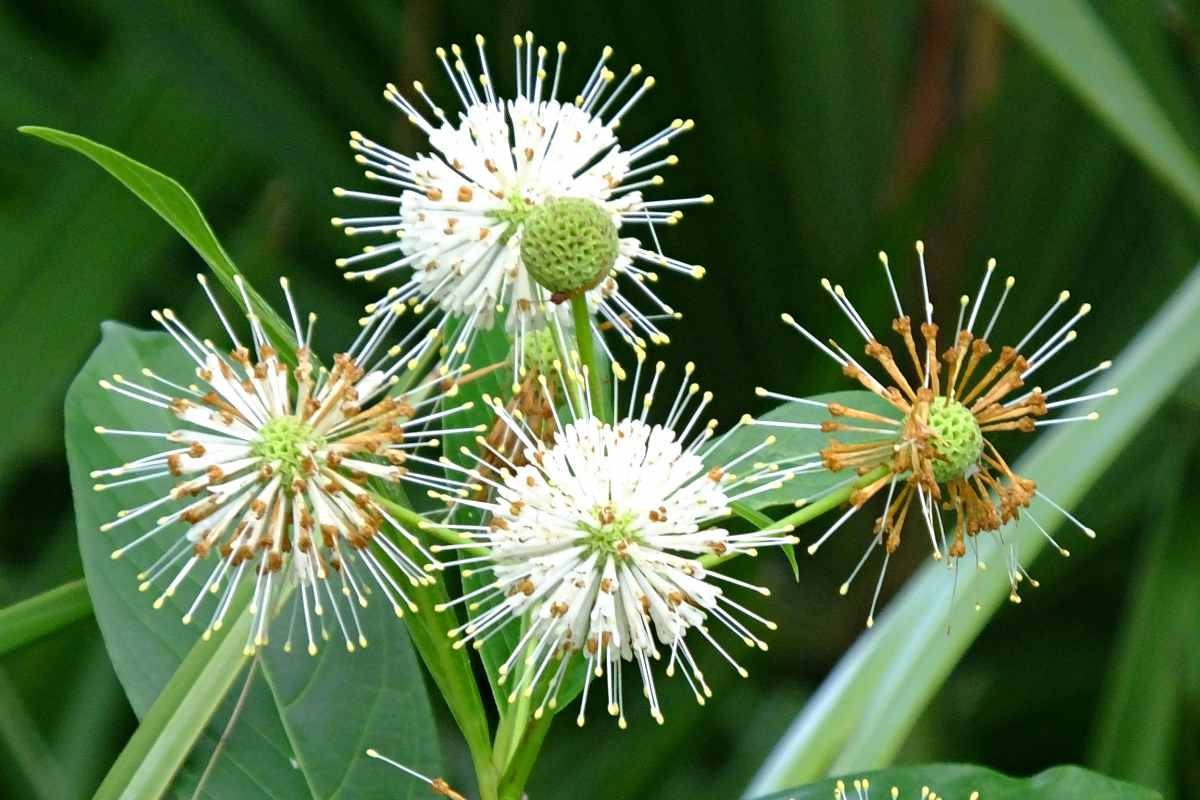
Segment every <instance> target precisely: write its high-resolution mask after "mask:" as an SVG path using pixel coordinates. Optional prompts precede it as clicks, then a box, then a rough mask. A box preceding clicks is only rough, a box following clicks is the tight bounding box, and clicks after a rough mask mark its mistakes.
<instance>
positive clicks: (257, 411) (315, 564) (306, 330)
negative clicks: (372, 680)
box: [92, 276, 474, 653]
mask: <svg viewBox="0 0 1200 800" xmlns="http://www.w3.org/2000/svg"><path fill="white" fill-rule="evenodd" d="M200 282H201V284H202V285H203V286H204V290H205V293H206V294H207V295H208V298H209V300H210V301H211V302H212V304H213V308H214V309H215V311H216V313H217V316H218V317H219V318H220V321H221V324H222V325H223V327H224V329H225V332H226V333H227V334H228V336H229V338H230V340H231V342H232V350H231V351H229V352H228V353H226V352H223V351H221V350H219V349H218V348H217V346H216V345H215V344H214V343H213V342H212V341H210V340H207V339H204V340H202V339H200V338H199V337H197V336H196V335H195V334H194V333H193V332H192V331H191V330H190V329H189V328H188V327H187V326H186V325H185V324H184V323H183V322H182V321H181V320H180V319H179V318H178V317H177V316H176V315H175V314H174V313H173V312H172V311H171V310H169V309H166V310H163V311H155V312H154V314H153V316H154V319H155V320H157V321H158V322H159V323H160V324H161V325H162V326H163V328H164V329H166V331H167V332H168V333H169V334H170V335H171V336H172V337H173V338H174V339H175V341H176V343H177V344H178V345H179V348H180V350H182V351H183V354H184V355H185V356H186V357H187V358H188V359H190V360H191V361H192V362H194V364H195V374H196V378H197V381H198V383H196V384H191V385H187V386H184V385H181V384H178V383H175V382H172V381H170V380H167V379H166V378H164V377H162V376H160V375H158V374H157V373H155V372H153V371H151V370H149V369H144V370H142V374H143V376H144V378H145V380H144V381H143V382H137V381H134V380H130V379H127V378H125V377H123V376H120V375H114V376H113V377H112V379H111V380H103V381H101V382H100V385H101V386H102V387H103V388H104V389H106V390H108V391H111V392H114V393H116V394H119V395H122V396H124V397H125V398H128V399H129V400H132V401H137V402H140V403H144V404H146V405H149V406H152V407H154V408H159V409H162V410H163V411H166V412H167V413H169V414H170V415H172V416H173V417H174V418H175V419H176V420H178V423H179V427H178V428H176V429H174V430H169V431H155V430H117V429H113V428H105V427H99V428H97V429H96V430H97V432H98V433H100V434H102V435H105V436H113V437H138V439H139V440H140V441H145V442H147V443H154V442H157V443H160V444H159V446H158V447H154V448H150V450H151V451H150V452H149V453H148V454H147V455H145V456H143V457H141V458H138V459H136V460H134V461H131V462H129V463H125V464H121V465H119V466H116V467H112V468H108V469H100V470H96V471H94V472H93V473H92V477H93V478H96V479H101V478H103V479H114V480H111V481H110V482H107V483H98V484H96V487H95V488H96V490H97V491H106V490H111V489H116V488H118V487H123V486H128V485H131V484H147V485H152V486H156V487H161V489H160V490H159V491H160V496H159V497H158V498H157V499H155V500H151V501H149V502H146V503H144V504H142V505H139V506H137V507H135V508H130V509H127V510H124V511H121V512H120V513H119V514H118V516H117V518H116V519H115V520H113V521H112V522H108V523H106V524H104V525H102V526H101V530H102V531H118V530H119V529H123V528H124V527H125V526H131V527H134V526H141V527H147V525H146V524H145V521H146V520H153V526H152V527H148V530H144V531H142V532H141V533H140V535H138V536H137V537H136V538H133V539H132V540H129V541H126V542H125V543H124V544H122V545H121V546H120V547H118V548H117V549H116V550H114V551H113V554H112V557H113V558H114V559H117V558H120V557H122V556H123V555H124V554H126V553H128V552H130V551H131V550H135V549H136V548H138V547H139V546H141V545H143V544H145V543H147V542H149V541H152V540H156V539H161V538H162V537H164V536H166V537H173V540H172V542H171V544H170V545H169V546H168V547H167V548H166V550H165V552H163V554H162V555H161V557H159V558H158V559H157V560H156V561H155V562H154V563H153V564H152V565H150V566H149V567H147V568H146V570H144V571H143V572H142V573H141V575H140V576H139V579H140V580H141V581H142V583H141V585H140V587H139V588H140V590H141V591H147V590H148V589H149V588H150V587H151V586H155V585H160V584H162V590H161V594H160V595H159V597H158V599H157V600H155V601H154V606H155V608H160V607H162V605H163V604H164V602H165V601H166V599H167V598H169V597H172V596H173V595H174V594H175V592H176V590H177V589H178V588H179V587H180V586H181V584H182V583H183V581H184V580H185V578H187V577H188V576H189V575H191V574H192V573H193V572H196V573H200V572H201V571H203V572H204V573H205V575H204V577H203V579H202V588H201V589H200V590H199V591H197V592H196V594H195V597H194V599H192V601H191V603H190V605H189V606H188V609H187V612H186V613H185V614H184V617H183V621H184V623H185V624H188V623H190V622H191V621H192V619H193V617H195V616H196V615H197V614H199V613H200V612H201V608H202V606H203V605H204V602H205V598H207V597H210V596H211V597H213V598H215V606H214V607H213V609H212V611H211V613H207V614H206V616H207V618H208V622H207V623H206V627H205V630H204V637H205V638H208V637H209V636H210V635H211V633H212V631H214V630H218V629H219V628H220V627H221V625H222V622H223V620H224V619H225V616H226V614H227V612H228V611H229V608H230V604H231V603H232V601H233V598H234V595H235V593H236V592H237V589H238V588H239V587H240V586H241V585H242V584H243V583H252V584H253V587H254V588H253V599H252V600H251V611H252V612H253V624H252V626H251V630H250V632H249V635H248V639H247V642H246V649H247V651H248V652H252V651H253V650H254V649H255V648H256V647H259V646H262V645H265V644H266V643H267V639H268V622H269V620H270V618H271V617H272V616H273V615H274V613H275V611H276V610H277V606H279V605H280V604H282V603H283V602H284V601H285V600H287V599H288V598H289V595H291V602H292V615H291V627H290V628H289V633H288V640H287V644H286V645H285V649H289V650H290V649H291V641H292V631H293V630H294V628H295V626H296V623H297V621H298V616H301V615H302V618H303V619H302V624H303V628H304V630H303V635H304V636H305V638H306V639H307V649H308V651H309V652H310V653H315V652H316V651H317V644H316V642H317V641H318V640H319V639H322V638H328V636H329V632H328V631H327V630H326V619H327V616H328V615H326V614H324V610H325V609H328V608H332V610H333V616H334V618H335V619H336V623H337V627H338V629H339V630H340V631H341V635H342V637H343V638H344V640H345V643H346V649H347V650H350V651H353V650H354V649H355V647H356V645H357V646H359V647H363V646H366V644H367V640H366V637H365V636H364V635H363V630H362V626H361V624H360V621H359V615H358V610H357V609H358V608H359V607H365V606H366V605H367V597H368V595H370V594H372V589H371V585H372V584H373V585H374V587H376V588H377V589H378V590H379V592H380V594H381V595H382V596H383V597H384V598H386V600H387V602H388V603H389V604H390V605H391V607H392V608H393V609H394V610H395V613H396V614H397V615H398V616H399V615H402V614H403V611H404V609H405V608H408V609H411V610H415V609H416V605H415V601H414V599H413V595H414V593H413V589H412V587H418V586H421V585H422V584H425V583H426V582H428V581H430V580H431V578H430V576H429V575H428V574H427V571H426V570H427V569H428V568H430V567H432V566H435V565H436V561H435V560H434V559H433V557H432V556H431V555H430V554H429V553H428V552H427V551H426V550H425V548H424V547H423V546H422V544H421V542H420V541H419V540H418V539H417V538H416V537H415V536H414V535H413V534H412V533H410V532H409V531H408V530H406V529H405V527H404V525H402V524H401V523H400V522H399V521H397V520H396V519H395V518H394V517H393V516H392V514H390V513H389V512H388V510H387V509H386V508H385V507H384V506H383V505H381V504H380V503H379V502H378V501H377V500H376V499H375V497H374V496H373V495H372V494H371V493H370V492H369V491H368V490H367V489H366V488H365V484H366V483H367V481H368V480H369V479H372V478H374V479H378V480H381V481H385V482H389V483H399V482H408V483H412V484H416V485H420V486H436V487H439V488H441V489H444V490H447V489H448V490H451V491H454V492H462V493H464V494H465V493H466V490H465V488H463V487H462V486H457V485H452V483H451V482H449V481H447V480H446V479H444V478H441V477H436V476H434V475H425V474H422V473H421V472H420V471H419V468H420V467H421V466H422V465H423V464H432V465H434V466H435V467H436V466H437V462H436V461H433V460H430V459H426V458H423V457H422V456H420V455H419V454H418V452H417V451H418V450H419V449H420V448H424V447H430V446H433V447H436V446H437V442H438V440H437V439H436V438H435V437H437V436H438V435H439V434H440V433H444V432H445V430H442V431H439V430H436V429H435V428H436V425H437V424H438V423H437V422H436V421H438V420H442V419H443V418H445V417H448V416H450V415H453V414H454V413H455V412H457V411H460V410H464V409H465V408H467V407H468V406H469V405H470V404H462V405H459V406H457V407H453V408H448V409H444V410H435V409H437V407H438V405H439V403H441V402H442V400H443V399H445V398H446V397H448V396H449V395H452V394H454V393H455V388H456V387H454V386H453V382H452V381H448V380H446V379H445V378H444V377H443V376H441V375H438V376H437V377H436V378H435V379H434V380H432V381H430V382H428V383H426V384H424V385H421V386H418V387H416V388H414V389H412V390H410V391H408V392H405V393H403V394H388V392H389V389H390V387H392V386H393V385H394V384H395V383H396V382H397V381H398V380H399V376H398V373H399V372H401V370H402V369H403V368H404V366H405V364H407V363H409V358H410V356H411V353H400V352H397V351H396V349H395V348H393V349H391V350H388V351H386V352H384V353H380V350H381V344H380V342H381V341H382V340H383V339H384V337H385V336H386V334H387V332H388V330H389V329H390V328H391V326H392V325H393V324H394V322H395V317H394V316H392V317H380V318H379V320H378V321H377V322H375V323H374V324H373V325H371V326H368V327H367V328H366V329H365V330H364V331H362V333H361V335H360V336H359V337H358V340H357V341H356V342H355V343H354V345H353V346H352V347H351V348H350V349H349V350H348V351H347V352H345V353H342V354H339V355H338V356H336V357H335V358H334V362H333V365H332V366H331V367H329V368H325V367H323V366H319V365H318V364H317V363H316V361H315V360H314V358H313V356H312V353H311V350H310V342H311V338H312V332H313V324H314V322H315V320H316V315H313V314H310V315H309V317H308V320H307V324H306V326H304V327H303V328H302V326H301V320H300V317H299V315H298V314H297V312H296V306H295V303H294V302H293V299H292V295H291V293H290V291H289V290H288V284H287V281H286V279H284V280H282V281H280V283H281V284H282V286H283V289H284V293H285V295H286V297H287V304H288V309H289V311H290V313H291V322H292V326H293V332H294V335H295V337H296V341H297V342H299V349H298V351H297V353H296V364H295V365H294V366H289V365H288V364H287V363H286V362H285V360H284V359H283V358H282V357H281V356H280V354H279V353H278V352H277V351H276V350H275V348H274V347H272V346H271V344H270V343H269V341H268V339H267V336H266V333H265V331H264V328H263V325H262V323H261V321H260V319H259V318H258V316H257V315H256V314H255V313H254V311H253V310H252V306H251V305H250V302H249V298H248V296H247V294H246V291H245V288H244V287H243V288H242V301H243V307H244V309H245V313H246V317H247V320H248V321H249V325H250V339H249V341H248V342H247V341H244V340H243V339H242V338H241V337H239V335H238V334H237V333H236V332H235V329H234V327H233V326H232V325H231V324H230V323H229V320H228V318H227V317H226V316H225V314H224V312H223V311H222V310H221V307H220V306H219V305H218V303H217V300H216V298H215V297H213V295H212V293H211V291H209V287H208V285H207V282H206V281H205V279H204V277H203V276H200ZM238 285H239V287H241V283H240V281H239V283H238ZM431 423H433V425H432V426H431ZM469 430H474V429H469ZM169 509H170V510H169ZM385 522H386V523H388V524H390V525H391V526H392V527H393V528H395V529H396V530H397V531H399V532H400V535H402V536H403V537H404V538H405V539H406V540H407V541H408V543H409V544H410V545H411V548H412V552H411V553H410V552H406V551H405V550H402V549H401V548H400V547H398V546H397V545H396V544H395V543H394V542H392V541H391V539H389V538H388V536H387V535H386V534H384V533H383V532H382V531H381V529H382V527H383V525H384V523H385ZM182 526H186V527H182ZM122 532H123V531H122ZM393 573H395V574H396V575H399V576H400V577H395V576H394V574H393ZM405 583H407V584H409V588H406V587H405V586H404V584H405ZM296 594H298V595H299V597H298V599H297V598H296V597H295V596H294V595H296ZM338 595H341V597H342V600H343V602H339V598H338ZM326 601H328V602H326ZM301 612H302V614H301Z"/></svg>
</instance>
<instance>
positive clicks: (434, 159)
mask: <svg viewBox="0 0 1200 800" xmlns="http://www.w3.org/2000/svg"><path fill="white" fill-rule="evenodd" d="M475 41H476V49H477V51H478V64H477V65H472V66H469V65H468V63H467V61H468V60H471V59H470V56H469V55H468V54H467V53H464V51H463V50H462V49H461V48H460V47H459V46H458V45H453V46H452V47H451V48H450V53H447V52H446V50H444V49H443V48H440V47H439V48H438V49H437V57H438V60H439V61H441V63H442V66H443V68H444V70H445V73H446V76H447V78H448V79H449V82H450V84H451V87H452V88H453V90H454V95H455V98H456V103H457V108H456V109H455V110H454V111H451V112H449V113H447V111H445V110H443V108H442V107H441V106H439V105H438V104H437V103H436V102H435V101H434V100H433V99H432V97H431V96H430V95H429V94H428V93H427V92H426V90H425V86H424V85H423V84H422V83H420V82H415V83H413V85H412V92H411V93H410V94H409V95H408V96H406V95H405V94H404V93H402V92H401V91H400V90H399V89H398V88H396V87H395V86H393V85H390V84H389V85H388V87H387V90H386V91H385V92H384V97H385V98H386V99H387V101H388V102H389V103H391V104H392V105H394V106H396V107H397V108H398V109H400V111H402V112H403V113H404V114H405V116H406V117H407V118H408V120H409V121H410V122H412V124H413V125H415V126H416V127H417V128H418V129H419V130H420V131H421V132H422V134H424V135H425V136H427V137H428V139H429V145H430V147H431V148H432V151H431V152H429V153H426V154H419V155H415V156H409V155H405V154H403V153H399V152H396V151H394V150H391V149H389V148H387V147H385V146H384V145H381V144H379V143H378V142H375V141H372V140H370V139H367V138H366V137H364V136H362V135H361V134H359V133H352V134H351V141H350V146H351V148H352V149H353V150H354V151H355V158H356V160H357V161H358V162H359V163H360V164H362V165H364V166H365V167H366V168H367V171H366V177H367V178H368V179H369V180H370V181H372V182H374V183H376V184H378V185H380V186H381V187H383V189H382V191H375V192H363V191H351V190H347V189H341V188H338V189H335V190H334V193H335V194H336V195H338V196H339V197H344V198H347V199H350V200H353V201H364V202H366V203H371V204H376V205H381V206H383V209H382V210H381V211H377V212H374V213H370V214H368V215H365V216H353V217H343V218H336V219H334V220H333V222H334V225H336V226H339V227H341V228H342V229H343V230H344V231H345V232H346V234H348V235H350V236H352V237H356V238H357V237H368V236H369V237H383V243H381V244H373V245H370V246H367V247H365V248H364V249H363V251H362V252H361V253H359V254H357V255H353V256H350V257H347V258H342V259H339V260H338V262H337V263H338V266H339V267H344V268H346V269H347V272H346V273H345V274H346V277H347V278H362V279H365V280H374V279H376V278H379V277H381V276H391V275H392V274H393V273H395V274H396V275H402V274H403V275H406V276H407V279H406V280H405V281H404V282H403V283H401V284H399V285H398V286H396V287H394V288H392V289H391V290H389V292H388V293H387V295H386V296H385V297H383V298H381V299H380V300H379V301H378V302H376V303H373V304H371V305H370V306H368V307H367V310H368V313H369V314H371V315H378V314H384V313H388V312H389V310H390V309H392V308H394V307H396V306H397V305H400V306H401V307H411V308H412V310H413V311H414V312H416V313H418V314H420V313H425V312H428V313H429V314H430V316H429V317H428V318H427V319H426V320H424V322H423V325H422V326H420V328H421V329H422V330H423V329H425V328H426V327H427V326H428V327H429V329H431V330H436V331H438V332H442V331H445V330H447V325H448V323H449V321H450V320H454V325H453V331H454V333H453V336H452V339H451V340H450V341H447V342H445V344H446V346H447V347H448V348H449V349H450V352H451V354H452V357H453V355H454V354H458V355H461V354H462V353H465V352H466V351H467V349H468V348H469V345H470V342H471V340H472V338H473V337H474V336H475V334H476V333H477V332H478V331H479V330H481V329H487V328H490V327H491V326H492V325H493V323H494V322H495V319H496V317H497V315H498V314H501V313H505V314H506V318H507V322H506V324H507V326H508V329H509V331H510V332H511V333H512V334H513V336H514V337H515V339H516V342H515V344H514V351H515V352H517V353H520V352H521V351H522V350H523V345H522V340H523V339H524V337H525V336H526V335H527V334H528V332H529V331H531V330H537V329H539V328H540V327H542V326H543V325H544V324H545V318H546V317H547V315H549V314H550V313H552V311H553V308H552V307H553V306H554V305H555V304H556V303H560V302H562V301H564V300H566V299H568V298H570V297H573V296H576V295H579V294H581V293H583V294H586V297H587V302H588V305H589V307H590V309H591V310H592V311H593V313H594V316H595V321H594V322H593V323H592V324H593V325H594V326H596V328H597V329H599V328H601V327H603V328H611V329H613V330H615V331H617V333H618V335H619V336H620V337H621V338H622V339H623V340H625V341H626V342H629V343H632V344H636V345H639V346H644V344H645V341H646V340H647V339H649V340H650V341H653V342H660V341H665V340H666V338H667V337H666V335H665V334H664V333H663V332H662V330H661V329H660V328H659V327H658V324H657V323H658V322H659V321H660V320H662V319H665V318H669V317H674V316H677V314H676V312H675V311H674V310H673V309H672V308H671V307H670V306H668V305H667V304H665V303H664V302H663V301H662V300H660V299H659V298H658V297H657V296H656V295H655V293H654V292H653V291H652V290H651V284H653V283H654V282H655V281H657V278H658V274H657V272H656V271H655V270H657V269H660V268H661V269H666V270H668V271H672V272H681V273H684V274H686V275H692V276H695V277H700V276H701V275H703V272H704V270H703V268H702V267H700V266H698V265H695V264H688V263H684V262H682V261H679V260H677V259H674V258H670V257H668V256H666V255H664V254H663V252H662V248H661V246H660V244H659V237H658V231H657V229H658V227H659V226H662V225H670V224H673V223H675V222H676V221H677V220H678V219H679V218H680V217H681V216H682V212H681V211H680V209H681V208H683V207H685V206H689V205H694V204H700V203H709V202H711V201H712V197H711V196H710V195H705V196H702V197H685V198H676V199H659V200H651V199H648V198H646V197H645V196H644V195H643V190H648V189H650V188H652V187H656V186H659V185H661V184H662V182H663V179H662V176H661V175H660V174H659V170H661V169H662V168H663V167H666V166H672V165H674V164H676V163H677V161H678V159H677V158H676V157H675V156H674V155H669V154H664V152H663V150H664V148H666V147H667V145H669V144H670V143H671V141H672V140H673V139H674V138H675V137H676V136H678V135H679V134H681V133H683V132H685V131H687V130H690V129H691V128H692V121H691V120H681V119H676V120H673V121H672V122H671V123H670V124H668V125H667V126H665V127H664V128H662V129H661V130H659V131H657V132H656V133H654V134H652V135H650V136H649V137H647V138H645V139H643V140H642V141H640V142H638V143H636V144H632V145H630V144H628V143H626V144H622V143H621V142H620V141H619V140H618V139H617V128H618V126H619V125H620V124H621V122H622V120H623V119H624V118H625V117H626V115H627V114H628V113H629V112H630V110H631V109H632V108H633V107H634V106H635V105H636V104H637V102H638V101H639V100H641V99H642V97H643V96H644V95H645V94H646V93H647V92H648V91H650V89H651V88H652V87H653V86H654V78H652V77H648V76H643V75H642V68H641V65H639V64H635V65H633V67H631V68H630V69H629V71H628V72H627V73H626V74H625V75H624V76H623V77H621V78H620V79H618V78H617V75H616V73H615V72H613V71H612V70H610V69H609V67H608V61H609V58H610V57H611V55H612V48H611V47H605V48H604V50H603V51H602V53H601V55H600V58H599V60H598V61H597V62H596V64H595V66H594V67H593V68H592V70H591V73H590V75H589V77H588V79H587V80H586V81H585V82H584V84H583V85H582V86H581V87H579V88H578V91H577V92H575V93H572V92H571V91H570V90H568V89H567V88H566V85H567V79H566V77H565V66H564V65H565V56H566V51H567V47H566V45H565V44H563V43H561V42H560V43H559V44H558V47H557V49H556V52H554V53H551V52H550V51H548V50H547V49H546V48H545V47H536V48H535V47H534V39H533V34H532V33H526V35H525V36H524V37H521V36H515V37H513V45H514V48H515V50H514V53H515V56H514V72H515V76H514V88H515V94H514V96H513V97H512V98H511V99H505V98H503V97H502V96H501V95H500V94H499V93H498V92H499V91H500V89H499V87H498V86H497V84H496V83H494V81H493V77H492V69H491V66H490V65H489V62H488V58H487V56H486V54H485V48H484V40H483V37H482V36H477V37H476V40H475ZM472 73H474V74H472ZM630 228H634V229H636V230H637V231H638V234H637V235H636V236H633V235H629V233H628V232H629V230H630ZM622 277H624V278H627V279H628V280H626V281H622V282H619V281H618V278H622ZM621 284H623V285H624V286H625V287H626V288H627V287H629V286H636V287H637V290H638V291H637V294H645V296H646V298H645V301H646V302H648V306H647V307H646V309H644V310H643V309H640V308H639V307H638V306H637V305H636V304H635V303H634V302H633V300H632V299H631V298H629V297H627V296H626V294H625V293H624V292H623V290H622V285H621ZM434 307H436V308H434Z"/></svg>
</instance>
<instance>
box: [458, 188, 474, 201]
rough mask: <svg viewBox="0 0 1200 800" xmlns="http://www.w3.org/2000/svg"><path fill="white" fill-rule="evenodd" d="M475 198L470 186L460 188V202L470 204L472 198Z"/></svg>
mask: <svg viewBox="0 0 1200 800" xmlns="http://www.w3.org/2000/svg"><path fill="white" fill-rule="evenodd" d="M474 196H475V192H474V191H473V190H472V189H471V187H470V186H460V187H458V202H460V203H469V202H471V198H472V197H474Z"/></svg>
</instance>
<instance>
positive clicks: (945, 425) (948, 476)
mask: <svg viewBox="0 0 1200 800" xmlns="http://www.w3.org/2000/svg"><path fill="white" fill-rule="evenodd" d="M929 427H930V428H932V429H933V434H934V441H933V446H934V447H936V448H937V451H938V453H939V454H940V455H941V456H942V458H937V459H934V461H933V477H934V479H935V480H936V481H937V482H938V483H945V482H946V481H950V480H953V479H955V478H958V477H960V476H962V475H963V474H965V473H966V471H967V469H968V468H969V467H970V466H971V465H972V464H975V463H977V462H978V461H979V456H980V454H982V453H983V432H982V431H981V430H979V423H977V422H976V421H975V415H974V414H972V413H971V410H970V409H968V408H967V407H966V406H964V405H963V404H962V403H960V402H958V401H957V400H951V399H949V398H947V397H943V396H938V397H935V398H934V399H933V402H931V403H930V404H929Z"/></svg>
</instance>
